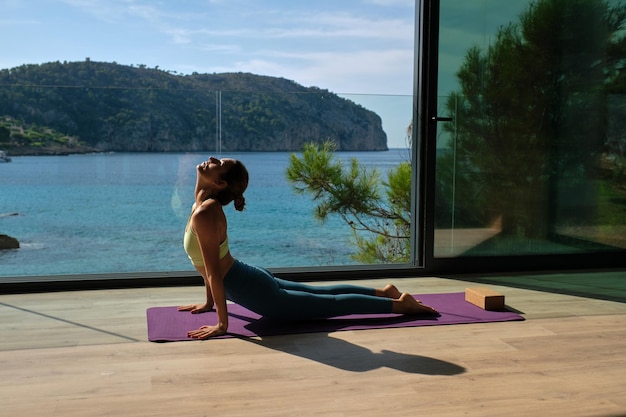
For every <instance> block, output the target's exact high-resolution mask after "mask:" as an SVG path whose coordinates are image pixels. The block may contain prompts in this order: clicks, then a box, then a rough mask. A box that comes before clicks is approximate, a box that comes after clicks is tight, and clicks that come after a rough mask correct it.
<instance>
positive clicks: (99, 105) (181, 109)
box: [0, 60, 387, 155]
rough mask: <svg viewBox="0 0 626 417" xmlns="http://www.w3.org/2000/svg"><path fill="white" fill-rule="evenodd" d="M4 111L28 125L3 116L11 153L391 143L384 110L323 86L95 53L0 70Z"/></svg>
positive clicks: (376, 147)
mask: <svg viewBox="0 0 626 417" xmlns="http://www.w3.org/2000/svg"><path fill="white" fill-rule="evenodd" d="M0 117H2V118H3V120H5V121H6V123H7V124H10V125H13V126H14V127H15V126H16V125H18V124H19V125H20V126H23V127H24V128H25V129H26V130H24V132H16V131H15V129H13V130H11V129H12V128H11V126H6V124H5V125H4V126H5V127H6V128H7V129H9V130H10V131H11V134H10V138H9V141H8V142H7V141H6V138H5V139H3V140H4V142H3V144H2V146H3V148H5V149H7V150H10V151H11V153H12V154H14V155H15V154H21V153H33V152H32V149H30V148H28V146H30V147H33V146H34V147H37V146H39V147H40V148H41V149H44V148H45V146H46V145H45V144H46V143H48V144H49V143H51V142H55V143H61V142H65V144H66V147H69V146H70V145H72V144H74V145H78V144H79V143H81V144H84V146H85V148H81V149H95V150H98V151H132V152H160V151H205V150H212V149H215V143H216V138H217V137H220V138H221V140H222V150H223V151H295V150H301V149H302V148H303V146H304V144H306V143H322V142H326V141H329V140H330V141H333V142H335V143H336V144H337V147H338V150H386V149H387V143H386V142H387V138H386V135H385V133H384V131H383V130H382V123H381V120H380V117H379V116H378V115H376V114H375V113H373V112H371V111H369V110H367V109H365V108H363V107H361V106H359V105H357V104H355V103H354V102H352V101H350V100H346V99H344V98H341V97H339V96H337V95H336V94H334V93H331V92H329V91H327V90H322V89H319V88H317V87H308V88H307V87H303V86H301V85H299V84H297V83H295V82H293V81H290V80H286V79H283V78H275V77H267V76H258V75H254V74H247V73H227V74H196V73H194V74H192V75H177V74H172V73H170V72H167V71H162V70H159V69H156V68H155V69H149V68H146V67H145V66H139V67H135V66H124V65H118V64H115V63H101V62H93V61H90V60H86V61H84V62H71V63H67V62H66V63H60V62H52V63H46V64H41V65H35V64H32V65H22V66H19V67H16V68H11V69H3V70H0ZM15 121H20V122H19V123H16V122H15ZM36 126H39V128H35V127H36ZM26 132H28V133H26ZM5 133H6V132H5ZM24 135H26V138H25V137H24ZM27 139H28V140H27ZM29 149H30V150H29ZM42 152H44V153H45V151H42Z"/></svg>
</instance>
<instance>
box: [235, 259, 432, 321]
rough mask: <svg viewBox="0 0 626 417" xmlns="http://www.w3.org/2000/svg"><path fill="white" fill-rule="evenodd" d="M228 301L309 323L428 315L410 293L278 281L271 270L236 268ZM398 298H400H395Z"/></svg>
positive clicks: (273, 315) (262, 313) (257, 311)
mask: <svg viewBox="0 0 626 417" xmlns="http://www.w3.org/2000/svg"><path fill="white" fill-rule="evenodd" d="M224 285H225V288H226V294H227V296H228V298H229V299H230V300H232V301H234V302H236V303H238V304H240V305H242V306H244V307H246V308H248V309H250V310H252V311H254V312H256V313H257V314H260V315H262V316H266V317H271V318H275V319H282V320H306V319H317V318H328V317H336V316H343V315H349V314H385V313H392V312H393V313H411V314H417V313H428V311H427V310H424V307H426V306H423V305H421V304H418V302H417V301H416V300H415V299H413V298H412V297H411V296H410V295H409V294H402V295H401V297H390V296H386V295H385V294H383V293H380V292H384V291H386V290H389V289H390V288H391V290H393V291H391V292H394V291H395V292H398V290H397V289H396V288H395V287H394V286H387V287H385V289H383V290H376V289H373V288H367V287H359V286H355V285H330V286H319V287H318V286H313V285H306V284H301V283H294V282H290V281H285V280H279V279H277V278H275V277H274V276H273V275H272V274H271V273H270V272H269V271H267V270H264V269H261V268H257V267H253V266H249V265H246V264H243V263H241V262H239V261H237V262H236V263H235V265H233V267H232V268H231V270H230V271H229V272H228V274H227V275H226V277H225V278H224ZM393 298H397V299H393Z"/></svg>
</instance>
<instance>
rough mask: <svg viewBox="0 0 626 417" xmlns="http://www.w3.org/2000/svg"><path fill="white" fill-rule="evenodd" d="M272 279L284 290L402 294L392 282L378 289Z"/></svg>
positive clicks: (312, 292) (388, 296)
mask: <svg viewBox="0 0 626 417" xmlns="http://www.w3.org/2000/svg"><path fill="white" fill-rule="evenodd" d="M266 271H267V270H266ZM267 272H268V274H271V273H270V272H269V271H267ZM274 279H275V280H276V282H277V283H278V286H279V287H280V288H283V289H285V290H292V291H302V292H308V293H311V294H334V295H338V294H363V295H375V296H377V297H387V298H393V299H398V298H400V296H401V295H402V293H401V292H400V291H399V290H398V289H397V288H396V286H395V285H392V284H387V285H386V286H385V287H383V288H380V289H378V288H370V287H363V286H360V285H350V284H334V285H307V284H303V283H301V282H294V281H287V280H284V279H280V278H276V277H274Z"/></svg>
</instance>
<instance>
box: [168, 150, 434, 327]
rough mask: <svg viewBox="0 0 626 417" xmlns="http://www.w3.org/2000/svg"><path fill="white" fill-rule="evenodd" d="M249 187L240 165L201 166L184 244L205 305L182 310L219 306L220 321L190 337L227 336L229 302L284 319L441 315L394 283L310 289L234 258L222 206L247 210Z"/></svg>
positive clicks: (227, 161)
mask: <svg viewBox="0 0 626 417" xmlns="http://www.w3.org/2000/svg"><path fill="white" fill-rule="evenodd" d="M247 187H248V171H247V170H246V168H245V166H244V165H243V164H242V163H241V162H240V161H237V160H234V159H228V158H225V159H221V160H220V159H216V158H213V157H211V158H209V159H208V160H207V161H205V162H203V163H201V164H200V165H198V166H197V179H196V188H195V197H196V202H195V203H194V205H193V207H192V212H191V216H190V218H189V222H188V224H187V227H186V229H185V238H184V246H185V251H186V252H187V255H188V256H189V259H190V260H191V262H192V263H193V265H194V266H195V267H196V269H197V270H198V272H200V274H201V275H202V277H203V278H204V285H205V289H206V302H204V303H202V304H192V305H186V306H180V307H179V308H178V309H179V311H190V312H191V313H193V314H197V313H204V312H207V311H210V310H211V309H213V307H215V309H216V311H217V318H218V322H217V323H216V324H213V325H206V326H202V327H200V328H199V329H197V330H192V331H190V332H189V333H188V335H189V336H190V337H192V338H196V339H207V338H209V337H213V336H219V335H222V334H224V333H226V331H227V330H228V311H227V308H226V300H227V299H229V300H231V301H233V302H235V303H238V304H239V305H242V306H243V307H246V308H247V309H249V310H252V311H254V312H256V313H257V314H260V315H262V316H265V317H270V318H276V319H283V320H294V319H300V320H305V319H316V318H328V317H334V316H340V315H347V314H358V313H381V314H382V313H399V314H437V312H436V310H435V309H433V308H432V307H429V306H426V305H424V304H422V303H421V302H420V301H418V300H415V299H414V298H413V297H412V296H411V295H410V294H407V293H404V294H403V293H400V291H398V289H397V288H396V287H395V286H393V285H387V286H386V287H384V288H382V289H374V288H366V287H359V286H355V285H331V286H311V285H305V284H300V283H296V282H290V281H285V280H281V279H279V278H276V277H274V276H273V275H272V274H271V273H270V272H269V271H267V270H265V269H262V268H257V267H253V266H249V265H246V264H244V263H242V262H240V261H237V260H235V259H234V258H233V257H232V255H231V254H230V251H229V248H228V233H227V221H226V216H225V215H224V210H223V207H224V206H225V205H227V204H229V203H230V202H231V201H232V202H234V206H235V209H236V210H238V211H241V210H243V209H244V206H245V198H244V196H243V193H244V191H245V190H246V188H247Z"/></svg>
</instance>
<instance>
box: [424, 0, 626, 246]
mask: <svg viewBox="0 0 626 417" xmlns="http://www.w3.org/2000/svg"><path fill="white" fill-rule="evenodd" d="M451 3H455V4H456V2H449V1H442V14H441V21H442V29H441V30H442V33H441V36H442V37H446V36H447V35H449V34H446V32H445V30H446V28H447V27H449V26H448V25H447V24H446V21H447V19H448V18H450V19H453V18H454V14H453V13H452V12H451V9H449V8H447V7H446V5H447V6H450V4H451ZM472 3H473V4H476V5H481V4H482V6H483V7H484V8H482V9H481V8H480V7H478V8H477V10H475V12H474V14H473V16H474V17H475V19H476V20H475V27H476V28H483V27H486V26H490V25H491V26H494V27H495V26H496V25H497V26H498V27H499V29H497V30H495V31H494V32H493V33H483V39H487V40H488V41H487V42H486V43H484V44H482V45H481V44H474V45H468V46H467V49H466V51H465V53H464V55H463V59H462V62H461V63H460V65H459V66H458V67H457V73H456V80H457V84H456V85H454V86H453V87H452V88H450V89H449V91H445V88H444V86H442V85H441V84H440V87H439V91H440V92H444V91H445V92H446V94H445V95H444V96H441V97H440V101H439V103H440V110H441V111H442V112H445V113H447V114H448V115H449V116H450V117H451V118H452V121H451V122H446V123H441V124H440V126H439V137H438V148H439V151H438V157H437V195H436V219H435V221H436V228H437V232H436V236H435V239H436V242H435V246H436V248H435V255H436V256H438V257H450V256H475V255H522V254H555V253H579V252H597V251H613V250H623V249H626V233H625V231H626V227H625V226H626V193H625V190H626V183H625V180H624V168H623V166H624V161H625V158H624V150H625V144H626V142H625V140H626V139H625V138H626V123H625V122H624V121H625V120H626V118H624V109H625V108H626V106H625V104H626V101H625V99H624V97H625V96H624V93H625V92H626V90H624V81H625V80H626V78H625V74H624V72H623V70H622V63H623V60H624V58H625V57H624V55H623V51H624V49H623V48H620V47H618V45H624V42H625V41H624V33H623V31H622V30H621V28H622V27H623V24H624V23H626V22H625V19H626V14H624V10H625V6H624V4H623V3H621V2H612V3H607V2H605V1H601V0H572V1H566V2H564V1H557V0H540V1H536V2H532V3H527V2H513V4H515V5H516V7H513V9H515V8H519V9H520V10H521V13H520V14H519V15H518V16H510V17H506V18H504V20H497V21H491V20H490V19H493V18H495V17H498V16H500V15H499V14H497V13H495V14H494V13H487V12H488V11H491V8H490V7H487V6H488V3H489V4H490V3H492V2H488V1H485V2H472ZM509 3H511V2H507V5H509ZM448 12H450V15H448ZM468 16H472V14H469V13H468ZM485 22H488V23H485ZM471 29H472V28H468V30H471ZM446 52H447V51H446V50H445V43H443V44H442V50H441V51H440V53H441V54H442V56H445V54H446ZM448 70H449V69H448Z"/></svg>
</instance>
